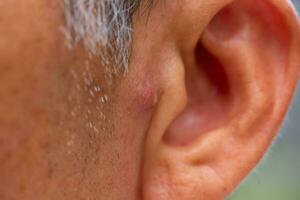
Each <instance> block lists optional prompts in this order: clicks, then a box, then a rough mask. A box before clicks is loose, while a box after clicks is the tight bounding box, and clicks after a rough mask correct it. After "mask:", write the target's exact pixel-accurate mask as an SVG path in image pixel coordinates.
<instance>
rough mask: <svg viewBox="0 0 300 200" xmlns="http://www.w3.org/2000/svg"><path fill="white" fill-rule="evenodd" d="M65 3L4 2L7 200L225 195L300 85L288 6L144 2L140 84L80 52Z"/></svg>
mask: <svg viewBox="0 0 300 200" xmlns="http://www.w3.org/2000/svg"><path fill="white" fill-rule="evenodd" d="M61 3H62V2H61V1H60V0H53V1H37V0H26V1H17V0H11V1H1V3H0V163H1V164H0V199H105V200H106V199H116V200H119V199H130V200H132V199H162V200H165V199H166V200H168V199H175V200H176V199H181V200H182V199H195V200H197V199H203V200H205V199H209V200H214V199H224V198H225V197H226V196H227V195H228V194H229V193H230V192H231V191H232V190H233V189H234V188H235V187H236V186H237V185H238V184H239V183H240V182H241V180H242V179H243V178H244V177H245V176H246V175H247V174H248V173H249V172H250V170H251V169H252V168H253V167H254V166H255V165H256V164H257V162H258V161H259V159H260V158H261V157H262V156H263V154H264V152H265V151H266V149H267V147H268V146H269V144H270V143H271V141H272V140H273V138H274V137H275V136H276V133H277V130H278V127H279V126H280V124H281V122H282V119H283V117H284V114H285V113H286V111H287V108H288V105H289V104H290V99H291V97H292V95H293V92H294V90H295V86H296V84H297V80H298V74H299V65H298V63H299V57H300V56H299V52H300V50H299V47H300V44H299V33H300V32H299V23H298V21H297V17H296V15H295V13H294V12H293V10H292V9H291V7H290V5H289V4H288V1H285V0H266V1H258V0H257V1H255V3H253V1H250V0H236V1H231V0H214V1H198V0H191V1H187V0H184V1H165V2H160V3H157V4H154V6H153V7H152V9H151V11H150V12H149V13H146V14H145V12H143V9H142V8H143V3H142V5H141V9H139V10H137V12H136V14H135V16H134V20H133V22H134V35H133V44H132V45H133V46H132V52H131V58H130V66H129V68H130V70H129V72H128V74H126V76H123V75H121V74H112V73H110V72H109V71H110V70H109V69H108V68H106V67H104V66H101V64H100V62H99V60H98V59H99V58H96V57H90V56H89V54H88V52H86V51H85V49H84V48H83V47H82V46H81V45H78V46H76V47H75V48H74V49H72V50H70V49H68V48H67V47H66V45H65V43H64V42H65V38H64V35H63V33H62V31H61V27H62V26H63V24H64V18H63V9H62V7H61ZM254 4H255V6H254ZM227 6H229V7H227ZM224 9H225V11H224ZM254 16H255V17H254ZM247 27H251V28H250V29H247ZM265 27H269V28H265ZM242 33H243V34H242ZM241 38H242V39H241ZM216 77H217V78H216ZM220 80H221V81H220ZM191 120H192V123H191Z"/></svg>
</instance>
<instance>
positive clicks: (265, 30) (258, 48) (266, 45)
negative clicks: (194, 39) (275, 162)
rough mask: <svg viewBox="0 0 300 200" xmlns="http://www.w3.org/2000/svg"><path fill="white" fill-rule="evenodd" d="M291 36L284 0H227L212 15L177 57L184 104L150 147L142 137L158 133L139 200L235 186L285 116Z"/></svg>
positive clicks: (223, 192) (292, 65)
mask: <svg viewBox="0 0 300 200" xmlns="http://www.w3.org/2000/svg"><path fill="white" fill-rule="evenodd" d="M187 34H188V30H187ZM299 36H300V29H299V22H298V20H297V16H296V14H295V12H294V11H293V9H292V8H291V7H290V4H289V2H288V1H284V0H281V1H280V0H263V1H262V0H235V1H233V2H232V3H231V4H230V5H228V6H226V7H224V8H222V10H220V11H219V12H218V13H217V14H216V15H215V17H214V18H213V19H212V20H211V22H210V23H209V25H208V26H207V27H206V28H205V30H204V32H203V33H202V35H201V36H199V42H198V43H197V44H195V48H194V49H193V50H192V51H191V52H188V53H186V54H183V55H187V54H193V55H194V57H193V58H192V60H190V61H189V62H185V63H184V70H185V72H184V74H185V81H182V82H180V84H184V86H182V85H180V84H179V85H180V86H178V87H179V88H180V89H181V91H182V88H185V91H182V93H184V94H185V96H186V98H187V105H186V106H185V108H184V109H183V111H182V112H181V113H179V114H178V112H174V114H175V113H176V114H175V115H174V116H172V117H170V119H171V118H172V119H174V120H173V121H171V122H170V124H169V125H168V128H167V129H163V134H162V135H163V137H159V138H156V140H157V141H156V143H153V142H149V140H150V138H151V137H153V135H159V134H156V133H153V132H151V131H153V130H154V131H159V130H158V129H151V127H150V129H149V133H148V135H149V137H148V138H146V149H145V151H146V153H145V163H144V171H143V197H144V198H145V199H210V200H212V199H223V198H225V197H226V196H227V195H228V193H229V192H230V191H231V190H232V189H233V188H234V187H235V186H236V185H237V184H239V182H240V181H241V179H243V178H244V177H245V176H246V175H247V174H248V173H249V171H250V170H251V169H252V168H253V167H254V166H255V165H256V164H257V162H258V161H259V159H260V158H261V157H262V156H263V154H264V152H265V151H266V149H267V147H268V146H269V144H270V143H271V141H272V139H273V138H274V136H275V135H276V132H277V130H278V127H279V126H280V124H281V122H282V119H283V117H284V114H285V113H286V111H287V108H288V105H289V103H290V100H291V98H292V96H293V93H294V90H295V87H296V84H297V80H298V74H299V66H297V65H298V63H299V57H300V39H299ZM178 60H186V59H185V58H182V59H178ZM173 92H174V96H173V97H174V98H175V97H176V92H178V91H176V89H174V90H173ZM171 93H172V92H170V93H168V94H169V97H172V94H171ZM166 98H167V97H165V98H164V101H169V104H168V105H169V108H170V109H174V108H175V107H172V106H171V105H172V99H169V100H168V99H166ZM162 107H163V106H162ZM163 111H165V110H164V109H163V108H161V109H159V110H158V112H157V113H156V114H157V115H159V113H160V112H163ZM168 112H169V113H172V112H171V111H170V110H169V111H168ZM157 124H160V121H159V120H155V116H154V120H153V121H152V126H155V127H158V125H157ZM147 140H148V141H147ZM151 141H153V138H152V139H151ZM153 149H155V151H153ZM149 152H151V153H149Z"/></svg>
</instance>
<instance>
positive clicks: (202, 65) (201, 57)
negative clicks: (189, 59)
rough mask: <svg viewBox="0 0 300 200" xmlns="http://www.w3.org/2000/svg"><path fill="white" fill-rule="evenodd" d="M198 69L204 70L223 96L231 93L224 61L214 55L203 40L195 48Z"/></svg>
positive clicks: (218, 92)
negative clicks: (204, 44)
mask: <svg viewBox="0 0 300 200" xmlns="http://www.w3.org/2000/svg"><path fill="white" fill-rule="evenodd" d="M195 57H196V62H197V66H198V70H202V71H203V73H204V75H205V77H206V78H207V80H208V82H210V84H211V85H212V86H213V87H214V89H215V91H216V93H217V94H218V95H219V96H221V97H222V98H226V97H228V96H229V95H230V86H229V81H228V78H227V75H226V72H225V70H224V67H223V65H222V63H221V62H220V61H219V60H218V59H217V58H216V57H215V56H214V55H212V54H211V53H210V52H209V51H208V50H207V49H206V48H205V47H204V46H203V44H202V43H201V42H199V43H198V45H197V47H196V50H195Z"/></svg>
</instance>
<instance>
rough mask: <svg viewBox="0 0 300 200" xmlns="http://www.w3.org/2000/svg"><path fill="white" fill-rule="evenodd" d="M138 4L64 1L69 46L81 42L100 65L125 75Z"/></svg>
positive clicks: (113, 0) (131, 0) (128, 0)
mask: <svg viewBox="0 0 300 200" xmlns="http://www.w3.org/2000/svg"><path fill="white" fill-rule="evenodd" d="M138 4H139V0H64V7H65V20H66V22H65V23H66V24H65V28H64V32H65V35H66V38H67V41H68V46H69V47H73V46H74V45H76V44H78V43H79V42H82V44H83V45H84V47H85V48H86V50H87V51H88V52H89V53H90V54H91V55H92V56H97V57H99V58H100V61H101V62H102V64H104V65H105V66H109V65H113V69H112V70H114V72H116V71H120V70H122V71H125V72H126V71H127V70H128V62H129V53H130V45H131V41H132V15H133V12H134V10H135V9H136V8H137V6H138Z"/></svg>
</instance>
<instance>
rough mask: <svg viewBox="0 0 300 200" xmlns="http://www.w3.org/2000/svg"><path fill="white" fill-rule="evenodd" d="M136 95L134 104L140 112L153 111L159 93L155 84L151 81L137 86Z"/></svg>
mask: <svg viewBox="0 0 300 200" xmlns="http://www.w3.org/2000/svg"><path fill="white" fill-rule="evenodd" d="M135 95H136V97H135V102H134V104H135V107H137V108H138V111H140V112H143V111H147V110H150V109H152V108H153V107H154V106H155V104H156V103H157V93H156V90H155V87H154V84H153V83H152V82H150V81H149V80H146V81H145V82H143V83H140V84H139V85H138V86H137V89H136V94H135Z"/></svg>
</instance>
